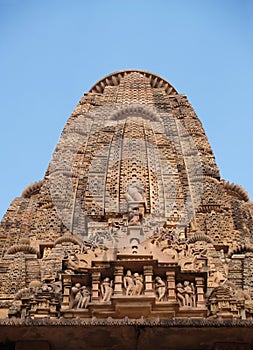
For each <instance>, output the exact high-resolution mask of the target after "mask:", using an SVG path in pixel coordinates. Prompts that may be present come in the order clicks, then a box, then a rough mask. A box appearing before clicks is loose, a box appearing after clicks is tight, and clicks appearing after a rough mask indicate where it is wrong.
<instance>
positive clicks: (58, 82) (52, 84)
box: [0, 0, 253, 217]
mask: <svg viewBox="0 0 253 350" xmlns="http://www.w3.org/2000/svg"><path fill="white" fill-rule="evenodd" d="M0 52H1V56H0V60H1V64H0V109H1V129H0V131H1V138H0V143H1V148H0V149H1V152H0V161H1V172H0V198H1V200H0V217H2V216H3V214H4V213H5V211H6V210H7V208H8V206H9V204H10V202H11V201H12V200H13V199H14V198H15V197H18V196H20V195H21V193H22V191H23V189H24V188H25V187H26V186H27V185H29V184H30V183H32V182H35V181H38V180H40V179H42V178H43V177H44V173H45V171H46V168H47V165H48V163H49V161H50V159H51V156H52V153H53V150H54V147H55V146H56V143H57V141H58V139H59V137H60V133H61V131H62V129H63V127H64V125H65V123H66V121H67V118H68V117H69V115H70V113H71V112H72V110H73V109H74V107H75V105H76V104H77V103H78V101H79V99H80V98H81V96H82V95H83V93H84V92H86V91H88V90H89V89H90V87H91V86H92V85H93V84H94V83H95V82H96V81H97V80H99V79H101V78H102V77H103V76H105V75H107V74H109V73H111V72H114V71H117V70H122V69H128V68H136V69H143V70H147V71H151V72H153V73H155V74H158V75H160V76H162V77H163V78H164V79H166V80H168V81H169V82H170V83H171V84H172V85H173V86H175V88H176V89H177V90H178V91H179V93H184V94H186V95H187V96H188V99H189V101H190V102H191V104H192V105H193V107H194V109H195V111H196V113H197V114H198V116H199V118H200V120H201V121H202V123H203V126H204V128H205V131H206V134H207V136H208V138H209V141H210V143H211V146H212V148H213V151H214V153H215V156H216V161H217V163H218V166H219V168H220V172H221V176H222V178H224V179H226V180H228V181H231V182H235V183H238V184H240V185H242V186H243V187H244V188H245V189H246V190H247V191H248V193H249V195H250V197H251V199H253V184H252V169H253V165H252V151H253V136H252V130H253V112H252V101H253V98H252V94H253V88H252V82H253V69H252V62H253V2H252V1H251V0H212V1H211V0H206V1H203V0H199V1H198V0H181V1H171V0H156V1H155V0H152V1H148V0H145V1H144V0H143V1H142V0H129V1H126V0H125V1H120V0H118V1H113V0H107V1H101V0H97V1H88V0H82V1H81V0H72V1H70V0H69V1H66V0H59V1H58V0H43V1H42V0H41V1H39V0H30V1H28V0H0Z"/></svg>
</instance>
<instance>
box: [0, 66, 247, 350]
mask: <svg viewBox="0 0 253 350" xmlns="http://www.w3.org/2000/svg"><path fill="white" fill-rule="evenodd" d="M252 234H253V220H252V203H251V202H250V200H249V198H248V195H247V193H246V192H245V191H244V190H243V189H242V188H241V187H240V186H238V185H234V184H230V183H228V182H226V181H225V180H222V179H221V178H220V174H219V169H218V167H217V165H216V162H215V158H214V155H213V152H212V149H211V147H210V144H209V142H208V139H207V137H206V135H205V132H204V130H203V127H202V125H201V122H200V120H199V119H198V117H197V116H196V114H195V112H194V109H193V108H192V106H191V105H190V103H189V102H188V100H187V98H186V96H185V95H180V94H178V92H177V91H176V90H175V89H174V87H173V86H171V85H170V84H169V83H168V82H166V81H165V80H163V79H162V78H160V77H158V76H156V75H154V74H151V73H147V72H142V71H133V70H130V71H122V72H118V73H115V74H111V75H109V76H107V77H105V78H104V79H102V80H100V81H99V82H98V83H97V84H95V85H94V86H93V87H92V88H91V90H90V91H89V92H88V93H86V94H85V95H84V96H83V97H82V99H81V100H80V102H79V103H78V105H77V107H76V108H75V109H74V111H73V113H72V115H71V116H70V118H69V120H68V121H67V124H66V126H65V128H64V130H63V133H62V136H61V138H60V140H59V142H58V144H57V146H56V149H55V151H54V154H53V157H52V160H51V162H50V164H49V167H48V170H47V171H46V174H45V177H44V179H43V180H41V181H39V182H36V183H34V184H31V185H30V186H28V187H27V188H26V189H25V190H24V192H23V194H22V196H21V197H20V198H16V199H15V200H14V201H13V202H12V203H11V205H10V207H9V209H8V210H7V212H6V214H5V216H4V217H3V220H2V222H1V225H0V240H1V244H0V252H1V260H0V272H1V275H0V281H1V283H0V308H1V309H0V311H1V313H0V315H1V316H2V317H3V318H4V317H8V318H9V319H10V322H11V320H12V319H16V320H17V319H19V318H20V320H23V322H26V320H27V319H29V320H36V319H43V318H45V317H47V318H48V319H52V320H55V322H56V320H57V319H59V320H62V319H64V320H67V319H76V318H77V317H78V318H80V319H81V320H84V322H89V320H94V319H97V320H107V321H106V322H108V323H110V322H111V323H113V322H114V321H113V320H120V321H119V322H124V321H123V320H125V319H126V317H127V318H129V319H132V320H133V322H137V320H140V319H142V320H143V319H144V320H146V321H143V322H144V323H145V322H149V321H148V320H150V322H154V320H160V321H157V322H172V320H173V322H175V325H176V324H177V322H179V323H180V322H186V321H187V320H189V318H190V319H191V320H196V322H198V320H203V322H206V324H208V322H213V321H214V320H228V321H229V320H230V321H235V320H236V321H237V322H239V321H240V320H241V321H245V322H246V321H247V319H248V320H250V319H251V318H252V316H253V277H252V273H251V271H252V266H253V237H252ZM85 320H86V321H85ZM59 322H60V321H59ZM66 322H67V321H66ZM217 346H218V345H217ZM217 349H218V347H217Z"/></svg>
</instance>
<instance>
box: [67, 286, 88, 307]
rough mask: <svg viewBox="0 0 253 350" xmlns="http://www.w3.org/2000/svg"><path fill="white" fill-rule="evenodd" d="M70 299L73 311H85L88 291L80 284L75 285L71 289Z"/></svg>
mask: <svg viewBox="0 0 253 350" xmlns="http://www.w3.org/2000/svg"><path fill="white" fill-rule="evenodd" d="M71 294H72V297H74V301H73V304H72V308H73V309H87V307H88V303H89V301H90V291H89V289H88V288H87V287H86V286H81V284H80V283H76V284H75V285H74V287H72V288H71Z"/></svg>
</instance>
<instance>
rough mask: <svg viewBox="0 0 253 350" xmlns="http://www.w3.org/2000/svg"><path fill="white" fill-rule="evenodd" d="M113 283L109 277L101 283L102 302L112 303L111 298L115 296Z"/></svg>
mask: <svg viewBox="0 0 253 350" xmlns="http://www.w3.org/2000/svg"><path fill="white" fill-rule="evenodd" d="M112 283H113V282H112V281H110V278H109V277H105V279H104V280H103V282H102V283H101V286H100V288H101V294H102V298H103V299H102V301H110V300H111V296H112V294H113V288H112Z"/></svg>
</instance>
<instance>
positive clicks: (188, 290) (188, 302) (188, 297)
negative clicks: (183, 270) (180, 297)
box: [184, 281, 193, 307]
mask: <svg viewBox="0 0 253 350" xmlns="http://www.w3.org/2000/svg"><path fill="white" fill-rule="evenodd" d="M192 295H193V290H192V287H191V286H190V282H189V281H184V298H185V306H190V307H191V306H192Z"/></svg>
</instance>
